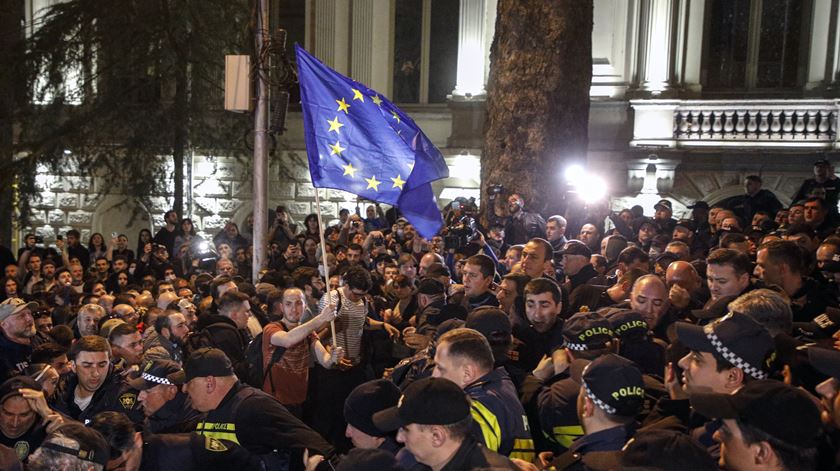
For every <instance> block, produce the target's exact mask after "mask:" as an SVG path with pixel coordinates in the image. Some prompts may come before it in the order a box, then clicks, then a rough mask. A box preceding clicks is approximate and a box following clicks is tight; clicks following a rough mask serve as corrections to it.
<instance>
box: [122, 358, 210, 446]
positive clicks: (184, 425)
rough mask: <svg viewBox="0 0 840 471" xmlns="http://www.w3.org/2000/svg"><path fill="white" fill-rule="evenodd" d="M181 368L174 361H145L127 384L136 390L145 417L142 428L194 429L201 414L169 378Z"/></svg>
mask: <svg viewBox="0 0 840 471" xmlns="http://www.w3.org/2000/svg"><path fill="white" fill-rule="evenodd" d="M180 371H181V367H180V366H179V365H178V364H177V363H175V362H174V361H170V360H155V361H152V362H148V363H146V366H145V367H144V368H143V371H142V372H141V373H140V376H139V377H137V378H135V379H133V380H131V381H129V382H128V384H129V386H131V387H132V388H133V389H135V390H137V391H139V392H138V394H137V400H138V401H139V402H140V406H141V407H142V408H143V414H144V415H145V416H146V420H145V422H144V424H143V429H144V430H145V431H147V432H150V433H178V432H191V431H193V430H195V426H196V424H197V423H198V420H199V418H200V417H201V414H200V413H199V412H198V411H196V410H195V409H193V407H192V403H191V402H190V398H189V397H188V396H187V395H186V394H184V392H183V391H181V385H180V383H176V382H173V381H172V380H170V379H169V378H168V376H169V375H172V374H174V373H178V372H180Z"/></svg>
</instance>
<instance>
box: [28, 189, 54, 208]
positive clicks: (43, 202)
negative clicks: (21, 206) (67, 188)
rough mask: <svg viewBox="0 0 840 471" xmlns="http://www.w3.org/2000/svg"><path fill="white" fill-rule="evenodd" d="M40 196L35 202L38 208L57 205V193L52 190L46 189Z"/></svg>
mask: <svg viewBox="0 0 840 471" xmlns="http://www.w3.org/2000/svg"><path fill="white" fill-rule="evenodd" d="M38 196H40V198H36V199H35V201H34V202H33V203H34V204H33V206H35V207H36V208H54V207H55V193H53V192H52V191H44V192H42V193H40V194H39V195H38Z"/></svg>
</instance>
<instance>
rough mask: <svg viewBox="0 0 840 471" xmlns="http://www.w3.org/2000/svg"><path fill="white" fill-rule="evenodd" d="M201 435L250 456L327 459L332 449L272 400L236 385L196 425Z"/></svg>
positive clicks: (239, 383)
mask: <svg viewBox="0 0 840 471" xmlns="http://www.w3.org/2000/svg"><path fill="white" fill-rule="evenodd" d="M195 431H196V432H197V433H199V434H201V435H204V436H207V437H210V438H216V439H220V440H227V441H230V442H233V443H236V444H238V445H241V446H242V447H244V448H245V449H247V450H248V451H250V452H251V453H254V454H257V455H261V456H264V455H270V454H271V453H272V452H273V451H275V450H277V449H283V450H286V451H288V450H296V451H299V452H301V453H302V452H303V449H304V448H308V449H309V452H310V453H311V454H319V455H322V456H324V457H325V458H327V459H330V458H332V457H333V456H334V455H335V449H334V448H333V447H332V445H330V444H329V443H327V442H326V441H325V440H324V439H323V438H322V437H321V436H320V435H318V434H317V433H316V432H315V431H314V430H312V429H311V428H309V427H308V426H306V425H305V424H304V423H303V422H301V421H300V419H298V418H297V417H295V416H294V415H292V414H291V413H290V412H289V411H288V410H286V408H285V407H283V405H282V404H280V403H279V402H278V401H277V400H276V399H274V397H272V396H270V395H268V394H266V393H264V392H262V391H260V390H259V389H256V388H253V387H251V386H246V385H244V384H242V383H241V382H237V383H236V384H235V385H234V386H233V387H232V388H231V389H230V391H228V393H227V395H225V397H224V398H223V399H222V401H221V402H220V403H219V405H218V407H216V409H214V410H212V411H210V412H208V413H207V416H206V417H205V418H204V419H203V420H201V421H199V422H198V425H197V426H196V429H195Z"/></svg>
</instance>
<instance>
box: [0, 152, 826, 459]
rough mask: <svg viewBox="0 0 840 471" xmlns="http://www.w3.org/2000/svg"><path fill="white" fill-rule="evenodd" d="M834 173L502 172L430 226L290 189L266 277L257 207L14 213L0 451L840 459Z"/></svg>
mask: <svg viewBox="0 0 840 471" xmlns="http://www.w3.org/2000/svg"><path fill="white" fill-rule="evenodd" d="M838 192H840V186H838V180H837V178H836V177H835V176H834V174H833V169H832V167H831V164H830V163H829V162H828V161H826V160H820V161H817V162H816V163H815V164H814V178H813V179H808V180H806V181H805V182H803V184H802V187H801V189H800V190H799V191H798V193H797V194H796V195H794V197H793V199H792V200H793V204H791V205H790V206H788V207H784V206H783V205H782V204H781V203H780V201H779V199H778V198H777V196H776V195H774V194H773V193H772V192H771V191H768V190H766V189H762V180H761V178H760V177H759V176H755V175H751V176H748V177H746V179H745V181H744V193H743V194H741V195H738V196H735V197H732V198H728V199H726V200H723V201H720V202H716V203H715V204H714V205H709V204H707V203H706V202H704V201H697V202H695V203H694V204H693V205H692V206H690V207H689V209H690V210H691V213H690V215H684V216H685V217H683V218H681V219H677V218H674V214H673V202H672V201H671V200H668V199H662V200H661V201H659V202H658V203H657V204H656V205H655V212H654V214H653V216H652V217H651V216H646V215H645V214H644V211H643V210H642V208H641V207H633V208H627V209H622V210H620V211H611V210H610V209H609V205H608V204H602V203H590V204H580V205H576V206H575V207H574V208H570V210H569V211H568V212H567V213H566V214H564V215H545V216H548V217H545V216H544V215H541V214H538V213H537V212H534V211H529V210H528V208H527V205H526V202H525V201H524V200H523V198H522V197H520V196H519V195H518V194H505V193H503V192H502V191H501V190H500V189H499V188H496V187H493V188H491V191H490V193H489V194H488V195H487V200H486V202H487V204H486V206H487V209H488V210H487V213H486V214H485V215H484V216H485V217H484V218H483V219H484V221H485V224H484V225H482V224H481V222H480V221H479V214H477V209H476V208H475V205H474V203H473V202H472V201H468V200H465V199H458V200H456V201H455V202H453V203H452V204H450V205H448V206H447V208H446V209H445V220H446V227H445V228H444V229H443V230H442V231H441V232H440V234H438V235H436V236H434V237H432V238H431V239H430V240H426V239H424V238H422V237H421V236H420V235H418V234H417V232H416V231H415V229H414V228H413V227H412V225H411V224H410V223H409V221H407V220H406V219H405V218H403V217H401V216H400V214H399V212H398V211H397V210H396V209H394V208H391V209H389V210H388V211H384V210H383V209H382V208H380V207H379V205H376V204H371V205H369V206H367V207H366V208H365V213H364V217H363V215H362V214H361V211H359V210H358V209H357V211H356V213H355V214H353V213H351V212H350V211H347V210H343V211H342V212H341V213H340V217H339V221H338V222H337V224H335V225H333V226H330V227H325V228H321V227H319V220H318V218H317V216H315V215H309V216H307V217H306V218H305V220H304V222H303V224H301V226H302V227H298V225H296V224H295V223H294V222H293V221H292V220H291V218H290V217H289V214H288V211H287V210H286V208H285V207H282V206H280V207H277V208H276V212H275V214H274V215H273V217H272V218H271V221H270V229H269V234H267V240H268V241H269V247H268V263H267V266H266V267H264V268H262V269H261V270H259V277H258V279H251V273H252V268H251V265H250V263H251V251H252V250H253V247H252V233H253V218H252V217H249V219H248V220H247V221H246V222H245V223H244V224H243V226H244V227H243V228H242V230H240V228H239V227H238V226H237V225H236V224H234V223H232V222H229V223H228V224H227V225H226V226H225V227H224V229H223V230H222V231H220V232H219V233H218V234H216V235H215V236H214V237H212V240H210V238H208V239H204V238H202V237H201V236H200V235H197V234H196V230H195V227H194V225H193V223H192V221H190V220H189V219H183V220H180V221H179V220H178V216H177V214H176V213H175V212H174V211H170V212H168V213H167V214H166V216H165V218H164V225H163V227H161V228H159V230H158V231H157V233H156V234H154V235H153V234H152V232H151V231H148V230H144V231H141V233H140V234H138V237H137V240H136V241H130V240H129V238H128V237H126V236H125V235H121V234H116V233H115V234H112V237H111V239H110V242H108V241H106V239H105V238H104V237H103V236H102V235H101V234H93V235H91V236H90V238H89V239H90V242H89V244H88V246H87V247H85V246H83V245H82V244H81V240H80V239H81V237H80V233H79V232H78V231H75V230H71V231H68V232H67V233H66V234H62V236H63V237H62V236H60V237H58V239H57V240H56V242H55V244H54V246H49V247H46V246H44V245H43V243H42V241H40V240H39V239H38V238H37V237H36V236H35V235H32V234H30V235H27V236H26V238H25V243H24V246H23V247H21V249H20V250H19V251H18V253H17V254H16V255H15V254H13V253H12V252H11V251H9V250H8V249H6V248H2V247H0V258H2V259H3V266H4V269H5V271H4V274H5V281H4V285H3V290H2V293H0V294H2V296H0V297H2V303H0V333H2V335H0V368H2V370H0V375H2V378H0V380H2V381H3V382H2V384H0V469H4V470H5V469H9V470H11V469H27V470H47V469H51V470H58V469H60V470H96V471H98V470H109V471H111V470H128V471H136V470H176V469H177V470H190V469H196V470H198V469H201V470H203V471H204V470H214V469H225V470H227V471H229V470H230V469H241V470H249V469H254V470H257V469H265V470H284V469H307V470H315V469H317V470H326V469H343V470H369V469H381V470H382V471H385V470H429V469H431V470H435V471H440V470H472V469H513V470H516V469H518V470H527V471H533V470H562V469H572V470H619V469H653V470H680V471H684V470H715V469H727V470H734V471H742V470H791V471H793V470H796V471H800V470H817V469H819V470H828V469H840V432H838V430H840V395H838V394H837V393H838V391H840V351H838V350H840V308H839V307H838V306H840V286H839V285H838V283H840V231H838V226H840V215H838V211H837V205H838ZM322 232H323V234H322ZM322 235H323V240H325V241H326V243H325V245H326V247H325V249H326V252H325V253H326V259H323V258H322V250H321V249H322V248H321V244H322ZM134 242H136V250H135V251H132V250H131V249H130V245H129V244H130V243H132V244H133V243H134ZM325 265H326V266H327V271H328V273H329V277H328V278H327V277H325V270H324V268H323V267H324V266H325ZM231 467H236V468H231Z"/></svg>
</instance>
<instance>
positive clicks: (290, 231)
mask: <svg viewBox="0 0 840 471" xmlns="http://www.w3.org/2000/svg"><path fill="white" fill-rule="evenodd" d="M275 213H276V216H275V217H274V221H273V222H272V223H271V227H270V228H269V229H268V241H269V243H271V242H276V243H278V244H279V245H280V246H282V245H284V244H287V243H289V242H291V241H293V240H295V231H294V229H295V228H293V227H292V224H291V223H290V222H289V211H287V210H286V207H285V206H282V205H281V206H278V207H277V208H276V209H275Z"/></svg>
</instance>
